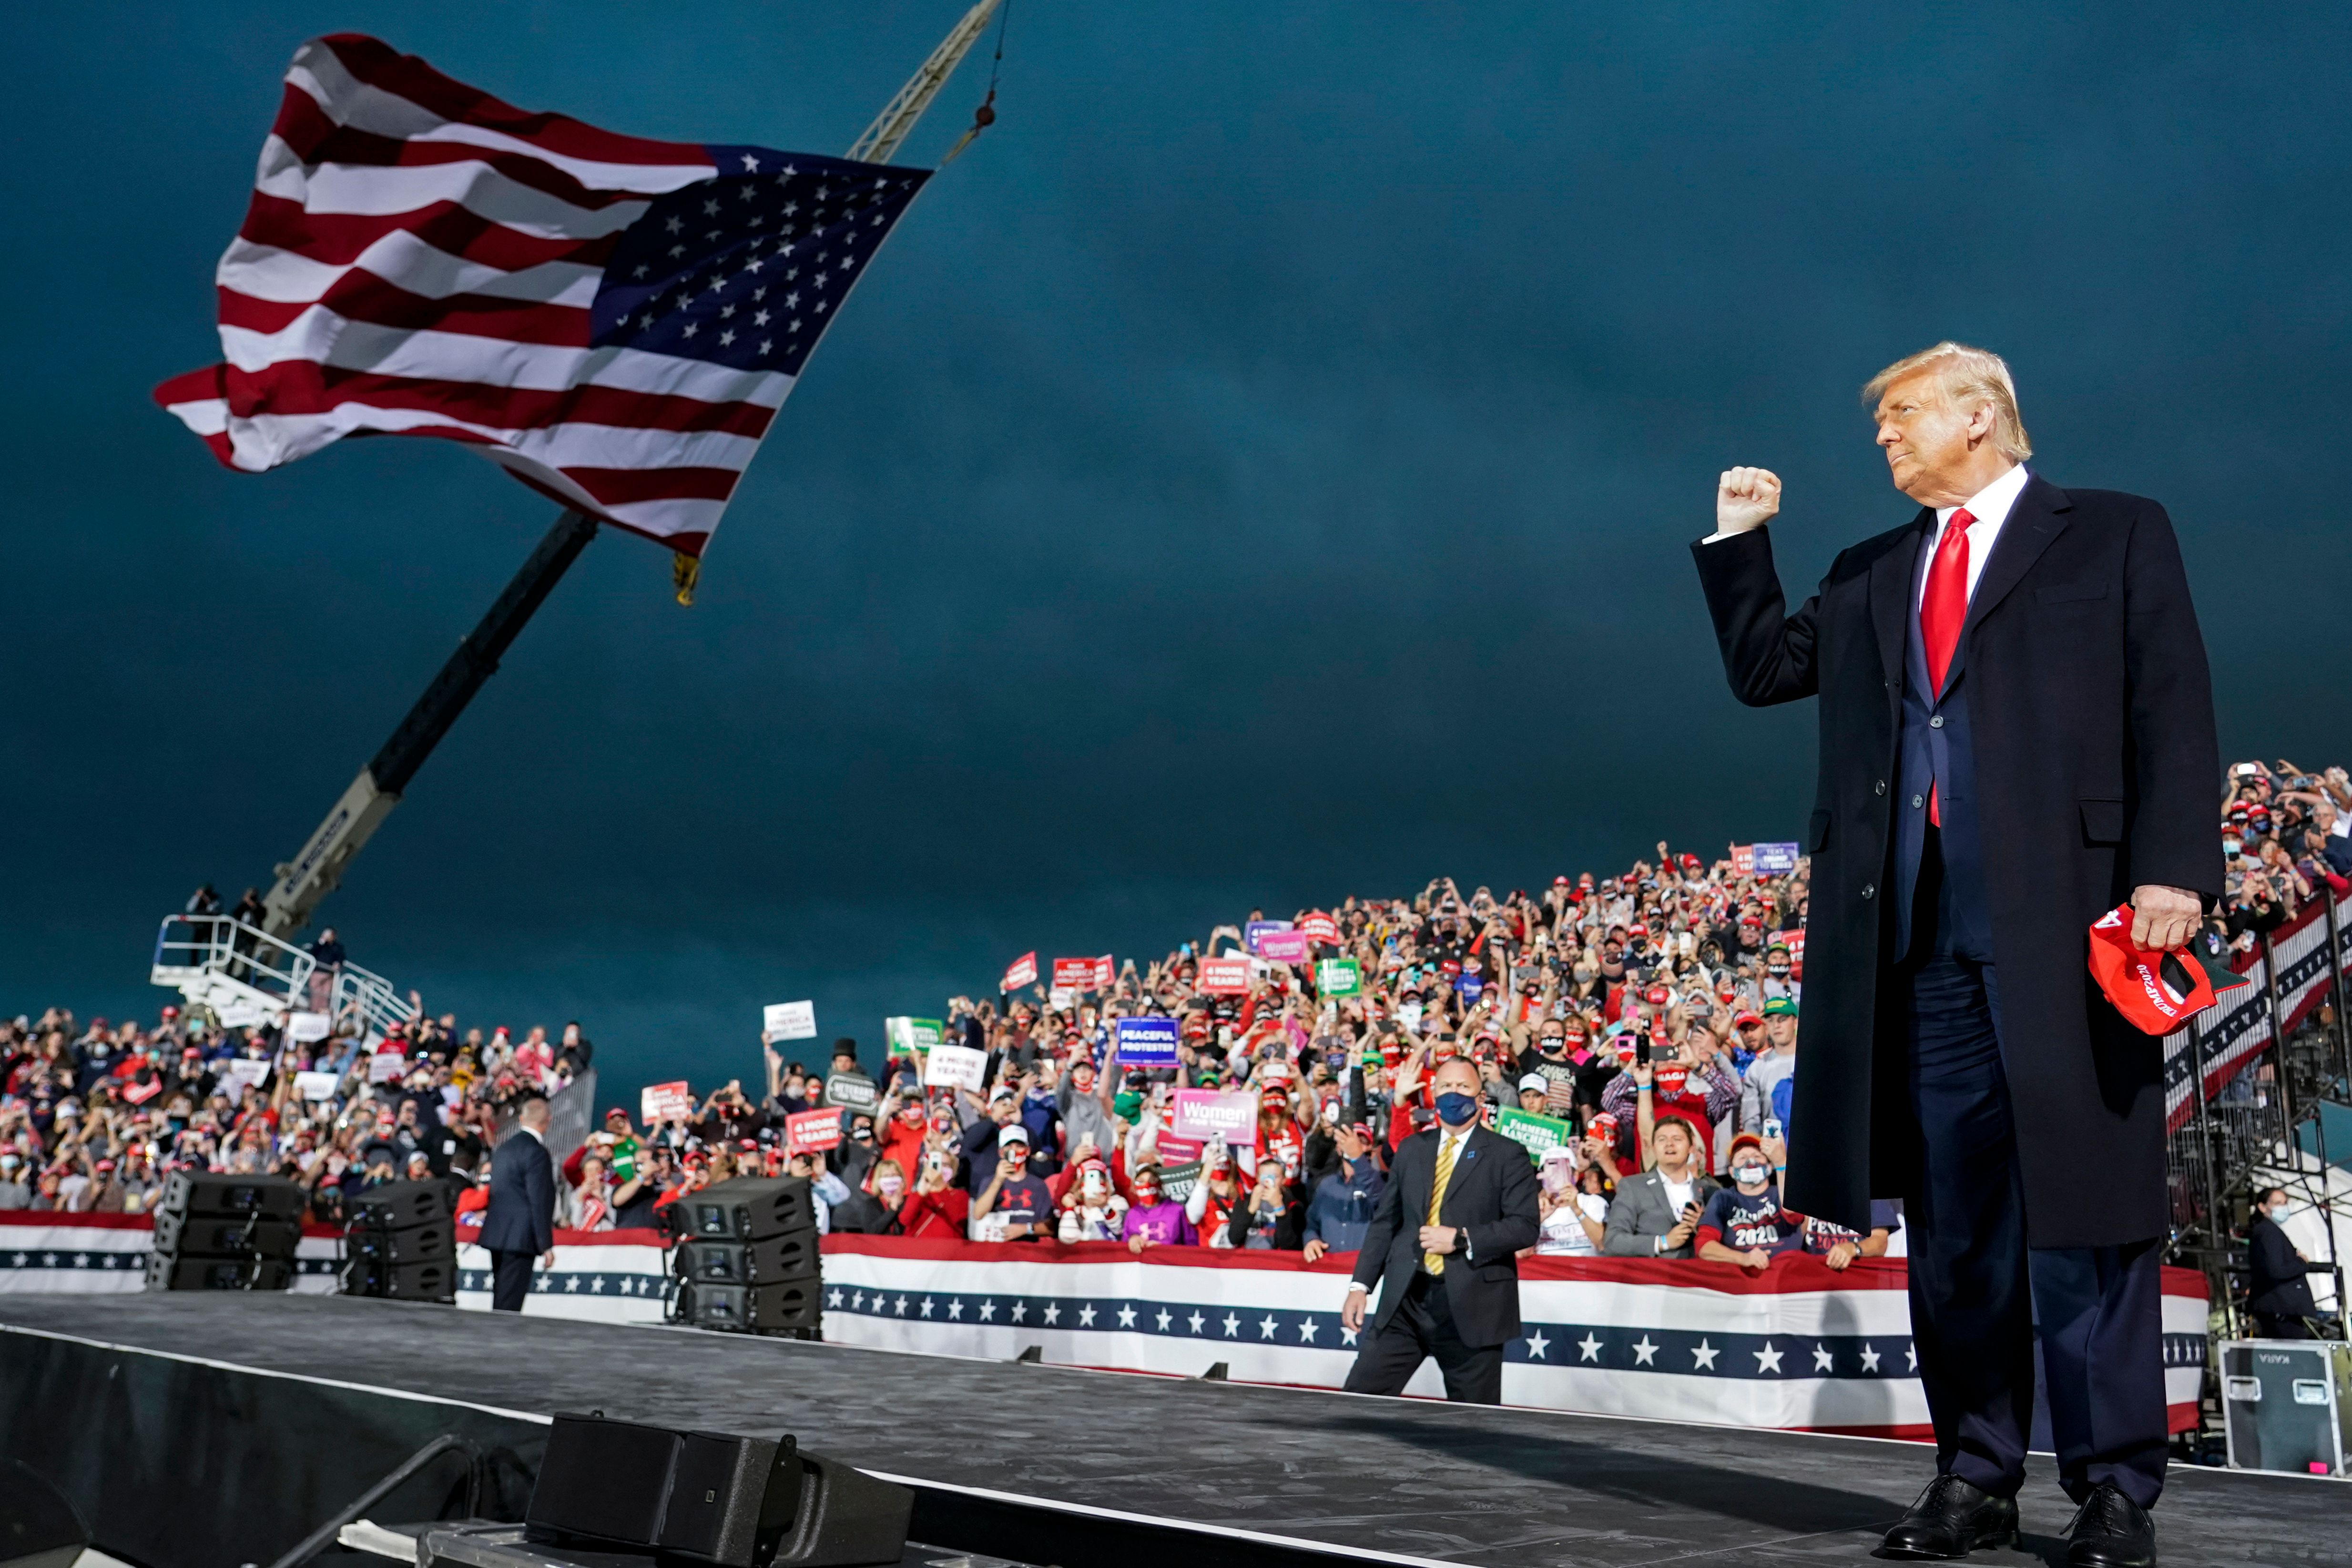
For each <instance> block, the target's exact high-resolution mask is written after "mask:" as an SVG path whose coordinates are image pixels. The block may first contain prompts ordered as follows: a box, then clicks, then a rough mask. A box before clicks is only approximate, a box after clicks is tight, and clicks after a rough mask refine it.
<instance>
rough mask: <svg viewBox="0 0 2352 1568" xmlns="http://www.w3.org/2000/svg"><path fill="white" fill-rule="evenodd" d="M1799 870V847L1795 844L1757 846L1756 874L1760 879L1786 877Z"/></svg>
mask: <svg viewBox="0 0 2352 1568" xmlns="http://www.w3.org/2000/svg"><path fill="white" fill-rule="evenodd" d="M1796 868H1797V847H1796V846H1795V845H1793V844H1759V845H1758V846H1756V874H1757V875H1758V876H1759V877H1785V876H1787V875H1788V874H1789V873H1790V872H1791V871H1793V870H1795V869H1796Z"/></svg>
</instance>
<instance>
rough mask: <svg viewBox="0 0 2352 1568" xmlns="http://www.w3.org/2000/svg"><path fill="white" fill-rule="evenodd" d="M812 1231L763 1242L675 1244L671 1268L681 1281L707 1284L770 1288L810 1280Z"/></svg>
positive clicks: (813, 1254) (814, 1263) (812, 1272)
mask: <svg viewBox="0 0 2352 1568" xmlns="http://www.w3.org/2000/svg"><path fill="white" fill-rule="evenodd" d="M816 1243H817V1237H816V1232H814V1231H813V1230H811V1231H800V1232H795V1233H794V1234H793V1235H791V1236H772V1237H769V1238H768V1239H767V1240H765V1241H688V1242H681V1243H680V1244H679V1245H678V1248H677V1257H676V1258H674V1259H673V1260H672V1268H674V1269H675V1271H676V1272H677V1277H678V1278H679V1279H692V1280H696V1281H698V1282H699V1283H704V1284H710V1285H773V1284H777V1283H779V1282H781V1281H783V1280H787V1279H814V1278H815V1277H816V1273H817V1245H816Z"/></svg>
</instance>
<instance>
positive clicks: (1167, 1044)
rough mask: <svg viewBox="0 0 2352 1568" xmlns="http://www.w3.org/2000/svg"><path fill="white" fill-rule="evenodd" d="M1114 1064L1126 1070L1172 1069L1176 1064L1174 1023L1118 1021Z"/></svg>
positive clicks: (1171, 1021) (1168, 1020) (1164, 1020)
mask: <svg viewBox="0 0 2352 1568" xmlns="http://www.w3.org/2000/svg"><path fill="white" fill-rule="evenodd" d="M1115 1028H1116V1030H1117V1033H1118V1065H1119V1066H1121V1067H1127V1068H1172V1067H1174V1066H1175V1065H1176V1020H1175V1019H1173V1018H1121V1019H1119V1020H1118V1023H1117V1025H1116V1026H1115Z"/></svg>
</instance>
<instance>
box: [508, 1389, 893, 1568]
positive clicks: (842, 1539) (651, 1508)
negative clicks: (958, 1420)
mask: <svg viewBox="0 0 2352 1568" xmlns="http://www.w3.org/2000/svg"><path fill="white" fill-rule="evenodd" d="M914 1504H915V1499H914V1494H913V1493H912V1492H910V1491H908V1489H906V1488H904V1487H898V1486H893V1485H891V1484H890V1483H889V1482H887V1481H877V1480H876V1479H873V1478H872V1477H870V1476H866V1475H864V1474H861V1473H860V1472H859V1471H857V1470H856V1469H853V1468H850V1467H849V1466H847V1465H845V1464H842V1463H840V1462H839V1461H837V1460H832V1459H825V1458H819V1457H818V1456H816V1455H814V1454H806V1453H803V1452H801V1451H800V1446H799V1443H798V1441H797V1440H796V1439H794V1438H793V1437H791V1436H786V1437H785V1438H783V1439H782V1441H781V1442H777V1441H773V1440H771V1439H769V1438H765V1437H739V1436H728V1435H726V1434H724V1433H718V1432H691V1431H683V1430H674V1429H672V1428H670V1427H666V1426H642V1425H639V1424H638V1423H636V1422H633V1421H611V1420H606V1419H605V1418H604V1417H603V1416H602V1415H572V1414H560V1415H557V1416H556V1417H555V1425H554V1426H553V1428H552V1429H551V1431H550V1432H549V1434H548V1439H547V1457H546V1458H545V1459H544V1460H543V1461H542V1462H541V1465H540V1470H539V1479H538V1481H537V1483H536V1484H535V1485H534V1486H533V1487H532V1489H531V1494H530V1505H529V1507H528V1508H527V1509H526V1510H525V1511H524V1515H523V1518H524V1521H525V1522H526V1524H527V1525H528V1527H529V1530H530V1535H531V1537H532V1538H533V1539H535V1540H537V1541H540V1542H543V1543H548V1544H554V1545H564V1546H572V1547H575V1548H576V1547H589V1548H606V1549H611V1548H619V1549H622V1550H625V1551H632V1552H656V1553H658V1554H660V1555H661V1556H662V1557H663V1558H664V1559H666V1560H670V1561H677V1562H686V1563H713V1564H719V1565H721V1568H852V1565H855V1564H863V1563H897V1562H898V1561H899V1559H900V1557H901V1555H902V1554H903V1553H904V1552H905V1551H906V1545H907V1525H908V1521H909V1520H910V1519H911V1518H912V1516H913V1512H914Z"/></svg>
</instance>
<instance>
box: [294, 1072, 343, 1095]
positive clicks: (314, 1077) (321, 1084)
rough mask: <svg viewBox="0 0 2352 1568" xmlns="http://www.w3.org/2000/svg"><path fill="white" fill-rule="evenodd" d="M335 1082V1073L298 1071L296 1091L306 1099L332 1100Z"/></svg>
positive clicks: (295, 1078)
mask: <svg viewBox="0 0 2352 1568" xmlns="http://www.w3.org/2000/svg"><path fill="white" fill-rule="evenodd" d="M335 1082H336V1079H335V1075H334V1074H333V1073H331V1072H298V1073H296V1074H295V1075H294V1092H295V1093H297V1094H299V1095H300V1096H301V1097H302V1098H303V1099H305V1100H332V1099H334V1098H335Z"/></svg>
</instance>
